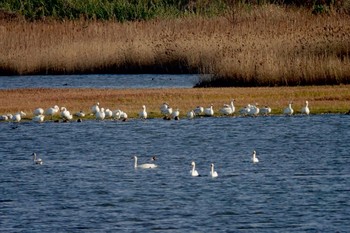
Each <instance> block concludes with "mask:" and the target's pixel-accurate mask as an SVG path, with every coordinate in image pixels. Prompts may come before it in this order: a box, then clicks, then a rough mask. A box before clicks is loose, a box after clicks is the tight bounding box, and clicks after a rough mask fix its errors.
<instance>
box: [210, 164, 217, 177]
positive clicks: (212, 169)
mask: <svg viewBox="0 0 350 233" xmlns="http://www.w3.org/2000/svg"><path fill="white" fill-rule="evenodd" d="M210 176H211V177H213V178H215V177H218V173H217V172H216V171H215V170H214V164H213V163H212V164H211V165H210Z"/></svg>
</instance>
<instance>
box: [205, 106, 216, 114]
mask: <svg viewBox="0 0 350 233" xmlns="http://www.w3.org/2000/svg"><path fill="white" fill-rule="evenodd" d="M204 115H206V116H214V109H213V105H210V107H209V108H205V109H204Z"/></svg>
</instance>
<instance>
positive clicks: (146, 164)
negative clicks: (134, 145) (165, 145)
mask: <svg viewBox="0 0 350 233" xmlns="http://www.w3.org/2000/svg"><path fill="white" fill-rule="evenodd" d="M152 160H156V159H155V156H154V157H152ZM156 167H158V166H157V165H156V164H154V163H144V164H140V165H138V164H137V156H136V155H135V156H134V168H144V169H148V168H156Z"/></svg>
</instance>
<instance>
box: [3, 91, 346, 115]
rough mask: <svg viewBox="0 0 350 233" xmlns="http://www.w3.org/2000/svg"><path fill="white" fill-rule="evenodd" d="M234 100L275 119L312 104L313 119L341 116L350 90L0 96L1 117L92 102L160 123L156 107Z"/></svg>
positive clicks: (82, 107)
mask: <svg viewBox="0 0 350 233" xmlns="http://www.w3.org/2000/svg"><path fill="white" fill-rule="evenodd" d="M232 98H234V99H235V100H236V101H235V105H236V109H237V111H238V109H239V108H241V107H243V106H246V105H247V104H249V103H250V104H255V103H258V104H259V106H261V107H262V106H265V105H269V106H270V107H271V108H272V113H273V114H281V113H282V110H283V109H284V108H285V107H286V106H287V105H288V103H289V102H290V101H293V108H294V109H295V111H296V113H298V112H300V109H301V107H302V106H303V105H304V102H305V100H308V101H309V103H310V105H309V106H310V109H311V113H313V114H319V113H345V112H348V111H349V109H350V105H349V103H350V87H349V86H347V85H340V86H322V87H315V86H312V87H259V88H209V89H202V88H201V89H128V90H116V89H15V90H0V115H1V114H7V113H12V114H13V113H16V112H18V111H24V112H26V113H27V116H28V117H29V118H30V117H31V116H32V112H33V110H34V109H36V108H38V107H41V108H44V109H46V108H48V107H52V106H54V105H56V104H57V105H58V106H60V107H62V106H65V107H67V109H68V110H70V111H71V113H75V112H78V111H80V110H83V111H85V112H87V113H88V112H90V108H91V106H92V105H94V104H95V103H96V102H99V103H100V106H101V107H104V108H109V109H111V110H116V109H121V110H123V111H125V112H127V113H128V115H129V116H130V117H137V114H138V112H140V111H141V107H142V105H144V104H145V105H146V107H147V112H148V114H149V117H151V118H152V117H160V110H159V108H160V106H161V104H162V103H163V102H168V103H169V104H170V105H171V106H172V107H173V108H179V109H180V113H181V115H182V117H183V116H184V115H186V113H187V112H188V111H189V110H191V109H193V108H195V107H196V106H198V105H201V106H204V107H209V106H210V104H213V106H214V110H215V114H216V115H218V110H219V109H220V108H221V107H222V105H223V104H225V103H226V104H228V103H229V102H230V100H231V99H232Z"/></svg>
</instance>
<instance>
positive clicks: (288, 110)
mask: <svg viewBox="0 0 350 233" xmlns="http://www.w3.org/2000/svg"><path fill="white" fill-rule="evenodd" d="M293 113H294V110H293V108H292V103H289V104H288V107H286V108H285V109H284V111H283V114H284V115H288V116H291V115H293Z"/></svg>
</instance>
